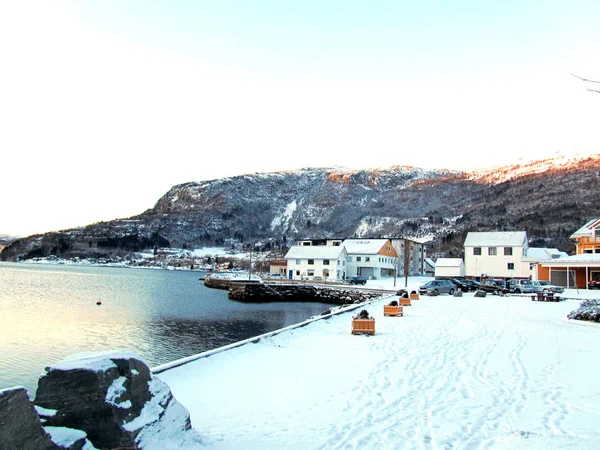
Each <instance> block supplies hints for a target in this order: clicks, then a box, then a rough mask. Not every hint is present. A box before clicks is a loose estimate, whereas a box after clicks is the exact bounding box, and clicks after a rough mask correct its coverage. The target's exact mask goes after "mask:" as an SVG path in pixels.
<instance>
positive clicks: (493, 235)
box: [436, 231, 532, 278]
mask: <svg viewBox="0 0 600 450" xmlns="http://www.w3.org/2000/svg"><path fill="white" fill-rule="evenodd" d="M528 248H529V246H528V244H527V233H526V232H525V231H489V232H473V231H472V232H469V233H468V234H467V238H466V239H465V275H466V276H467V277H476V278H479V277H498V278H529V277H530V276H531V274H532V265H531V264H530V261H529V260H527V259H526V256H527V250H528ZM436 265H437V263H436Z"/></svg>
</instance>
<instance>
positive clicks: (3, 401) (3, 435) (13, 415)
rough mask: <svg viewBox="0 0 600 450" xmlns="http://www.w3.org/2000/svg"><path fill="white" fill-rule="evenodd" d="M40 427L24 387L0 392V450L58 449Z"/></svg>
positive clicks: (38, 419) (40, 423)
mask: <svg viewBox="0 0 600 450" xmlns="http://www.w3.org/2000/svg"><path fill="white" fill-rule="evenodd" d="M58 448H59V447H57V446H56V445H55V444H54V443H53V442H52V440H51V439H50V435H49V434H48V433H46V432H45V431H44V429H43V427H42V422H41V421H40V418H39V416H38V415H37V413H36V411H35V408H34V406H33V403H31V401H30V400H29V396H28V395H27V390H26V389H25V388H24V387H14V388H9V389H3V390H0V449H2V450H9V449H19V450H55V449H58Z"/></svg>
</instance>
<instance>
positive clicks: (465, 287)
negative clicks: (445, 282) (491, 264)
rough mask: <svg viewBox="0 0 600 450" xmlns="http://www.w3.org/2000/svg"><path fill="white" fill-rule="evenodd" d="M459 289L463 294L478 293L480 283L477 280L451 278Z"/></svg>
mask: <svg viewBox="0 0 600 450" xmlns="http://www.w3.org/2000/svg"><path fill="white" fill-rule="evenodd" d="M450 281H452V282H453V283H454V284H455V285H456V286H457V287H459V288H460V290H461V291H463V292H469V291H476V290H477V289H479V282H478V281H475V280H465V279H464V278H450Z"/></svg>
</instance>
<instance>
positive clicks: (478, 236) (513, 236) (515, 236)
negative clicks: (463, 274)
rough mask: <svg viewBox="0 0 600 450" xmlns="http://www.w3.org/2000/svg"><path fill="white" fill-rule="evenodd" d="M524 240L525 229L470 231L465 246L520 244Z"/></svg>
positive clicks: (525, 238)
mask: <svg viewBox="0 0 600 450" xmlns="http://www.w3.org/2000/svg"><path fill="white" fill-rule="evenodd" d="M526 242H527V233H526V232H525V231H470V232H469V233H468V234H467V238H466V239H465V247H489V246H500V247H502V246H520V245H525V243H526Z"/></svg>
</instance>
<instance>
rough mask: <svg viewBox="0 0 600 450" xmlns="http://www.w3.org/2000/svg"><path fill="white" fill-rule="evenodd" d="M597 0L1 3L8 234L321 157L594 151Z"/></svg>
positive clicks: (92, 217)
mask: <svg viewBox="0 0 600 450" xmlns="http://www.w3.org/2000/svg"><path fill="white" fill-rule="evenodd" d="M599 22H600V2H598V1H597V0H586V1H577V0H574V1H548V0H544V1H533V0H532V1H527V0H525V1H523V0H514V1H512V0H509V1H502V2H483V1H479V0H477V1H476V0H472V1H462V0H456V1H445V2H444V1H432V0H423V1H413V2H407V1H398V0H390V1H373V0H369V1H351V0H345V1H325V0H319V1H316V0H314V1H313V0H303V1H299V0H298V1H297V0H286V1H281V0H263V1H250V0H248V1H246V0H238V1H228V0H219V1H215V0H210V1H208V0H207V1H202V0H198V1H191V0H190V1H176V0H174V1H149V0H140V1H121V0H119V1H116V0H115V1H108V0H97V1H61V0H49V1H39V2H37V1H35V2H34V1H27V0H19V1H15V0H0V149H1V152H0V165H1V167H2V171H1V174H0V234H2V233H9V234H18V235H27V234H31V233H35V232H45V231H51V230H57V229H63V228H69V227H75V226H83V225H87V224H89V223H93V222H96V221H99V220H111V219H114V218H119V217H127V216H131V215H134V214H138V213H141V212H143V211H145V210H146V209H148V208H151V207H152V206H153V205H154V204H155V202H156V201H157V200H158V199H159V198H160V197H161V196H162V195H163V194H165V193H166V192H167V191H168V190H169V188H171V187H172V186H173V185H175V184H179V183H185V182H189V181H201V180H207V179H214V178H220V177H224V176H232V175H239V174H245V173H253V172H268V171H275V170H285V169H295V168H301V167H309V166H347V167H352V168H356V167H387V166H391V165H413V166H418V167H424V168H448V169H462V170H470V169H474V168H479V167H489V166H490V165H497V164H509V163H514V162H517V161H518V160H519V159H520V158H522V159H537V158H544V157H549V156H552V155H553V154H555V153H556V152H561V153H569V152H579V151H584V152H590V151H592V152H600V145H599V138H598V131H597V130H598V118H599V112H600V94H597V93H590V92H588V91H587V90H586V88H587V87H588V86H589V87H595V88H597V87H598V85H596V86H594V85H586V84H585V83H583V82H581V81H579V80H577V79H576V78H574V77H573V76H571V73H575V74H578V75H580V76H583V77H586V78H592V79H600V59H599V58H598V57H597V55H598V52H599V51H600V27H599V26H598V23H599Z"/></svg>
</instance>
